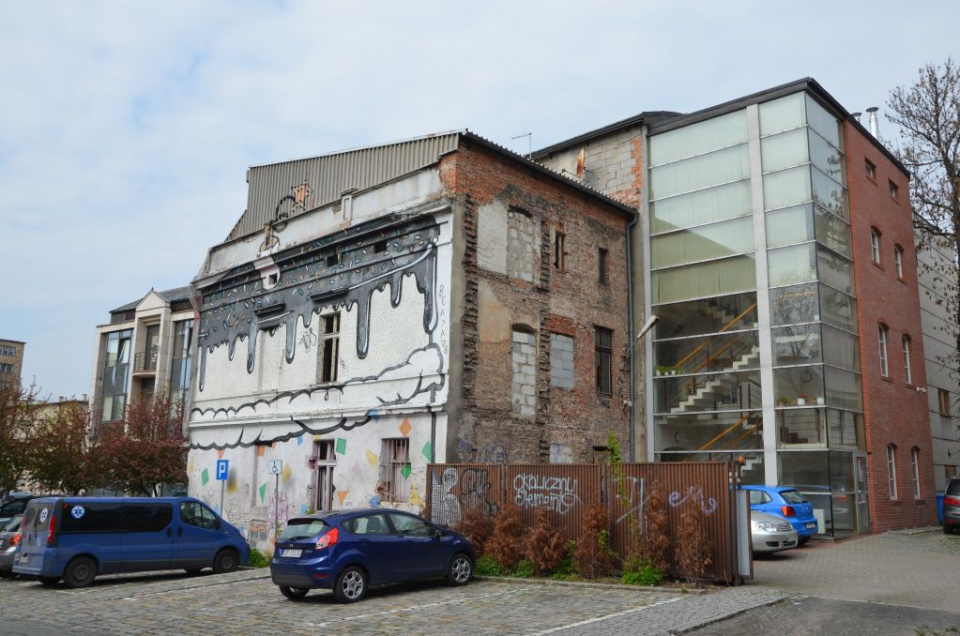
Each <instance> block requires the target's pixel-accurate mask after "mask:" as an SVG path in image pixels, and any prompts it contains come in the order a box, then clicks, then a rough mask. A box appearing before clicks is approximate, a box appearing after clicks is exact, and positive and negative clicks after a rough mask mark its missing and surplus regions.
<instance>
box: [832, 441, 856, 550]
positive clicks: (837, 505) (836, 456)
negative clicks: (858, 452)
mask: <svg viewBox="0 0 960 636" xmlns="http://www.w3.org/2000/svg"><path fill="white" fill-rule="evenodd" d="M829 457H830V491H831V498H832V504H833V524H832V527H831V530H832V531H833V534H834V536H837V537H846V536H850V535H852V534H853V533H854V532H855V531H856V529H857V516H856V515H857V505H856V484H855V483H854V476H853V470H854V467H853V454H852V453H850V452H847V451H830V453H829Z"/></svg>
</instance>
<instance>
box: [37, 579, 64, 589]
mask: <svg viewBox="0 0 960 636" xmlns="http://www.w3.org/2000/svg"><path fill="white" fill-rule="evenodd" d="M38 580H39V581H40V585H43V586H44V587H53V586H54V585H56V584H57V583H59V582H60V578H59V577H56V576H41V577H39V578H38Z"/></svg>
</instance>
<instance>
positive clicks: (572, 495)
mask: <svg viewBox="0 0 960 636" xmlns="http://www.w3.org/2000/svg"><path fill="white" fill-rule="evenodd" d="M513 490H514V492H515V493H516V495H515V496H514V503H516V505H517V507H519V508H545V509H547V510H550V511H553V512H557V513H559V514H561V515H565V514H567V513H568V512H570V510H572V509H573V507H574V506H576V505H577V504H578V503H580V496H579V494H578V484H577V480H576V479H571V478H570V477H550V476H545V475H528V474H524V473H521V474H519V475H517V476H516V477H515V478H514V480H513Z"/></svg>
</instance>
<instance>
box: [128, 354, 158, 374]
mask: <svg viewBox="0 0 960 636" xmlns="http://www.w3.org/2000/svg"><path fill="white" fill-rule="evenodd" d="M156 372H157V352H156V351H141V352H140V353H138V354H136V355H135V356H134V357H133V374H134V375H154V374H156Z"/></svg>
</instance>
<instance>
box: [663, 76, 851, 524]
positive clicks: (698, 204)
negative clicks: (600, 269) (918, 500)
mask: <svg viewBox="0 0 960 636" xmlns="http://www.w3.org/2000/svg"><path fill="white" fill-rule="evenodd" d="M751 108H752V109H753V110H752V111H751V112H752V113H754V114H755V115H756V117H755V118H754V119H753V126H754V127H753V131H754V133H753V135H754V137H753V139H751V138H750V133H749V130H750V129H749V127H748V112H747V108H746V107H745V108H744V109H743V110H739V111H735V112H732V113H728V114H725V115H722V116H719V117H716V118H713V119H709V120H706V121H703V122H697V123H694V124H691V125H689V126H684V127H683V128H678V129H674V130H671V131H667V132H664V133H660V134H656V135H653V136H652V137H651V138H650V141H649V165H650V170H649V181H648V184H649V198H650V201H649V233H650V284H649V292H648V293H649V300H650V308H651V312H652V313H654V314H657V315H658V316H660V317H661V321H660V323H659V324H658V326H657V328H656V331H655V337H654V339H653V342H652V349H653V359H654V365H655V366H654V372H653V374H652V376H653V379H652V386H651V390H652V394H651V395H649V396H648V400H649V401H650V402H651V403H652V414H653V429H654V430H653V439H654V442H653V444H654V454H655V457H656V459H658V460H660V461H689V460H694V461H711V460H722V459H727V458H728V457H730V456H731V455H736V456H740V455H742V456H744V457H745V458H746V459H747V464H746V465H745V466H744V469H743V476H744V480H745V481H747V482H748V483H749V482H757V483H762V482H763V481H764V480H765V475H764V470H763V464H764V462H776V465H777V467H778V470H777V471H776V473H777V475H778V476H779V481H780V483H784V484H795V485H798V486H799V485H803V486H809V488H808V490H809V491H811V492H814V493H819V492H821V491H822V492H824V493H826V494H827V495H828V496H827V497H826V499H825V500H826V501H827V502H828V505H827V506H826V508H824V509H822V510H821V512H820V513H819V514H820V515H821V517H822V518H823V519H824V526H825V527H824V528H821V531H824V532H828V533H832V534H833V533H841V534H842V533H843V532H845V531H846V530H847V529H849V528H850V527H851V526H852V525H853V524H852V521H851V520H850V519H849V518H847V517H848V515H847V514H846V513H844V512H843V510H840V509H838V510H834V509H833V503H831V502H833V501H841V500H843V495H842V493H845V492H846V491H847V487H848V486H849V483H848V482H850V480H849V479H848V478H847V477H848V476H849V475H850V474H851V471H852V467H853V453H854V452H856V451H858V450H862V449H863V448H864V437H863V415H862V396H861V383H860V367H859V360H860V356H859V337H858V333H857V301H856V295H855V288H854V277H853V261H852V257H853V251H852V237H851V231H850V215H849V208H848V204H847V189H846V174H845V158H844V154H843V138H842V133H841V126H840V122H839V121H838V119H837V117H835V116H834V115H832V114H831V113H830V112H828V111H827V110H826V109H825V108H824V107H822V106H821V105H820V104H819V103H818V102H817V101H816V100H815V99H813V97H812V96H810V95H808V94H806V93H802V92H801V93H796V94H793V95H789V96H787V97H783V98H779V99H776V100H773V101H769V102H765V103H761V104H759V105H757V106H754V107H751ZM757 128H759V139H757V134H756V131H757ZM751 141H752V142H753V143H754V144H757V143H758V142H759V146H757V145H754V149H756V148H757V147H759V155H760V156H759V162H757V161H756V159H757V157H756V154H754V156H753V160H754V163H753V165H759V166H760V167H761V169H760V173H759V174H751V160H750V159H751V158H750V156H749V149H750V146H749V144H750V142H751ZM760 193H762V201H763V209H762V210H761V209H756V210H755V209H754V202H757V206H758V207H759V201H760V200H761V198H760V196H759V195H760ZM759 214H762V215H763V223H762V224H760V223H757V224H755V223H754V215H759ZM755 227H764V228H765V232H764V233H765V236H761V237H755V236H754V228H755ZM755 239H758V240H755ZM757 245H763V246H765V247H764V251H765V253H766V259H765V260H766V269H767V271H766V272H765V273H761V275H758V272H757V269H756V268H757V265H756V263H757V260H756V258H755V250H756V249H757V248H756V247H755V246H757ZM764 279H766V281H767V285H766V286H765V287H766V288H765V289H762V290H759V292H758V289H757V285H758V281H762V280H764ZM758 293H761V294H764V295H767V297H766V298H764V299H763V301H764V302H767V300H769V322H767V320H766V319H764V324H759V315H760V314H759V313H758V311H757V306H758V302H757V301H758V296H757V294H758ZM761 304H762V303H761ZM768 346H769V348H770V358H769V359H770V366H769V367H766V366H765V367H764V368H763V369H761V366H760V357H761V353H760V351H761V349H762V348H765V347H768ZM764 355H766V354H764ZM766 383H769V384H770V386H771V387H772V391H770V392H769V393H768V395H772V396H773V401H774V405H773V407H772V408H770V407H769V406H768V410H766V412H765V411H764V409H763V405H762V399H761V386H762V385H763V386H766ZM764 427H766V428H767V431H768V433H767V449H768V451H767V452H768V456H764V434H763V431H764ZM771 428H773V429H775V436H774V437H771V432H770V429H771ZM771 439H775V440H776V446H775V448H776V451H775V453H776V454H774V451H773V448H774V446H772V445H771V443H772V442H771ZM818 489H821V490H818ZM834 491H837V492H834ZM815 505H816V502H815Z"/></svg>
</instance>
